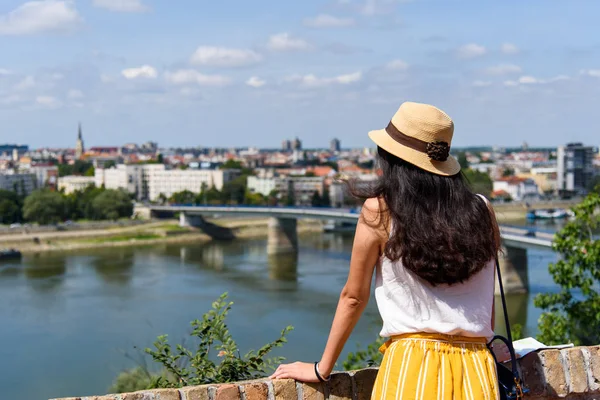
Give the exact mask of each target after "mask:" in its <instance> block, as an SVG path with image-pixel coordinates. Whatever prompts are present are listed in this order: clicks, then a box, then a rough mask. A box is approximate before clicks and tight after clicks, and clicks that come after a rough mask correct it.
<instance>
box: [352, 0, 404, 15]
mask: <svg viewBox="0 0 600 400" xmlns="http://www.w3.org/2000/svg"><path fill="white" fill-rule="evenodd" d="M410 1H411V0H365V1H364V3H363V4H362V5H361V6H360V8H359V11H360V13H361V14H363V15H367V16H373V15H381V14H386V13H390V12H392V11H393V9H394V6H395V5H396V4H398V3H408V2H410ZM347 3H349V2H347Z"/></svg>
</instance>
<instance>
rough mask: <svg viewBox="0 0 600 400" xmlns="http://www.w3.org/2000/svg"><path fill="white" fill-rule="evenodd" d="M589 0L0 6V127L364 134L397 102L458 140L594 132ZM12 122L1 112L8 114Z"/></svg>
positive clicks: (312, 140) (353, 143)
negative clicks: (436, 120)
mask: <svg viewBox="0 0 600 400" xmlns="http://www.w3.org/2000/svg"><path fill="white" fill-rule="evenodd" d="M598 11H600V4H598V3H595V2H593V1H574V2H564V1H535V0H534V1H530V2H527V4H526V5H523V4H521V3H520V2H516V1H510V2H504V3H502V4H489V3H488V4H480V3H479V2H475V1H463V2H447V1H441V0H414V1H406V0H404V1H399V0H332V1H327V2H324V1H306V2H302V3H301V4H296V3H291V4H290V3H285V4H281V3H280V2H276V1H256V2H252V3H251V4H250V3H247V2H238V3H237V4H236V6H235V7H231V6H230V5H224V4H219V3H211V4H202V3H198V2H192V1H180V2H178V5H177V6H176V7H174V6H173V5H172V4H171V5H169V2H165V1H158V0H154V1H153V0H89V1H83V0H81V1H71V0H65V1H61V0H42V1H30V2H26V1H23V0H8V1H5V2H3V4H2V5H0V51H2V54H3V55H4V57H3V60H2V61H0V118H1V120H2V121H3V125H4V127H3V128H2V130H1V131H0V132H2V133H1V134H0V142H17V143H23V144H28V145H29V146H30V147H31V148H40V147H72V146H73V144H74V141H75V139H76V132H77V122H78V121H81V122H82V123H83V129H84V137H85V143H86V146H89V147H93V146H108V145H121V144H124V143H127V142H137V143H142V142H146V141H155V142H158V143H160V145H161V147H192V146H205V147H246V146H257V147H261V148H278V147H279V146H280V143H281V140H282V139H283V138H293V137H296V136H297V137H299V138H300V139H301V140H302V142H303V145H304V147H306V148H327V147H328V146H329V141H330V140H332V139H333V138H338V139H340V140H341V142H342V146H343V147H344V148H359V147H372V145H371V143H370V142H369V140H368V138H367V132H368V131H369V130H370V129H378V128H381V127H383V126H385V124H386V123H387V121H388V120H389V118H390V117H391V115H393V113H394V111H395V110H396V108H397V107H398V106H399V104H400V103H401V102H402V101H405V100H413V101H422V102H427V103H431V104H434V105H437V106H439V107H440V108H442V109H443V110H445V111H447V112H448V113H449V114H450V115H451V116H452V117H453V119H454V120H455V124H456V131H455V140H454V143H453V146H455V147H467V146H482V145H486V146H494V145H497V146H502V147H519V146H520V145H521V143H522V142H523V141H527V142H528V143H529V145H530V146H531V147H555V146H558V145H561V144H564V143H566V142H582V143H585V144H589V145H594V146H597V144H598V140H597V137H598V133H597V129H594V124H593V122H594V120H593V117H594V114H595V109H594V105H595V103H596V101H597V100H598V93H600V90H599V89H600V54H599V53H598V52H597V51H595V50H597V49H598V46H599V45H600V44H599V43H598V39H597V38H596V36H597V35H594V32H595V31H596V22H595V20H594V18H595V17H594V16H595V15H597V13H598ZM7 127H8V128H7Z"/></svg>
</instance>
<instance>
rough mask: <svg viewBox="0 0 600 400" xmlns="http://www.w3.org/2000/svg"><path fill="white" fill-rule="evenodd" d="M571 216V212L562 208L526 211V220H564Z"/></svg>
mask: <svg viewBox="0 0 600 400" xmlns="http://www.w3.org/2000/svg"><path fill="white" fill-rule="evenodd" d="M572 215H573V212H572V211H570V210H565V209H564V208H546V209H540V210H530V211H528V212H527V219H564V218H568V217H570V216H572Z"/></svg>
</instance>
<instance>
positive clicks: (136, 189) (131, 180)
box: [94, 164, 239, 201]
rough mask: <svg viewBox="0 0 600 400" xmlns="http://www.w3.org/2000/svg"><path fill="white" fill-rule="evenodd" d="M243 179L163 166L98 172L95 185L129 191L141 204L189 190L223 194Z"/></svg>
mask: <svg viewBox="0 0 600 400" xmlns="http://www.w3.org/2000/svg"><path fill="white" fill-rule="evenodd" d="M237 176H239V171H238V170H229V169H224V170H204V169H186V170H181V169H166V168H165V166H164V165H163V164H139V165H124V164H119V165H117V166H116V167H113V168H108V169H102V168H96V175H95V177H94V178H95V184H96V186H98V187H101V186H102V185H104V187H105V188H106V189H125V190H127V191H128V192H129V193H132V194H135V195H136V198H137V199H138V200H151V201H154V200H157V199H158V198H159V196H160V195H161V194H163V195H164V196H165V197H167V198H169V197H171V195H172V194H173V193H177V192H182V191H184V190H189V191H190V192H193V193H200V192H201V191H202V189H203V188H207V189H210V188H212V187H214V188H216V189H217V190H222V189H223V185H224V184H225V183H227V182H229V181H231V180H233V179H235V178H236V177H237Z"/></svg>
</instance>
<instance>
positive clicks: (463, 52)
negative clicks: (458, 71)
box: [457, 43, 487, 58]
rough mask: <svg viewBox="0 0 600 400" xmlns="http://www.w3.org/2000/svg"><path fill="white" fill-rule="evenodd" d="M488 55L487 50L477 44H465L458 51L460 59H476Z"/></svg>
mask: <svg viewBox="0 0 600 400" xmlns="http://www.w3.org/2000/svg"><path fill="white" fill-rule="evenodd" d="M485 53H487V50H486V48H485V47H484V46H480V45H478V44H475V43H469V44H465V45H464V46H461V47H459V48H458V50H457V55H458V57H459V58H475V57H480V56H482V55H484V54H485Z"/></svg>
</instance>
